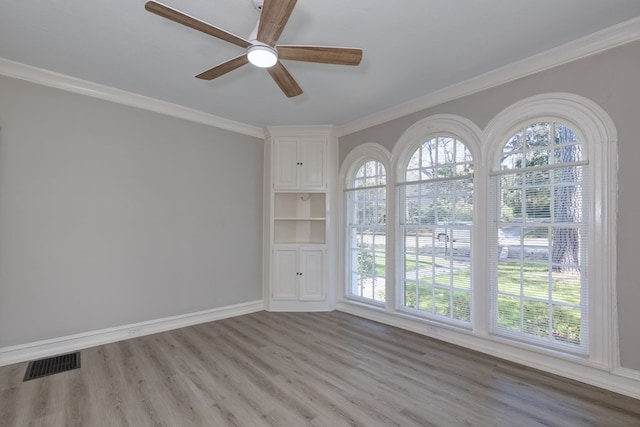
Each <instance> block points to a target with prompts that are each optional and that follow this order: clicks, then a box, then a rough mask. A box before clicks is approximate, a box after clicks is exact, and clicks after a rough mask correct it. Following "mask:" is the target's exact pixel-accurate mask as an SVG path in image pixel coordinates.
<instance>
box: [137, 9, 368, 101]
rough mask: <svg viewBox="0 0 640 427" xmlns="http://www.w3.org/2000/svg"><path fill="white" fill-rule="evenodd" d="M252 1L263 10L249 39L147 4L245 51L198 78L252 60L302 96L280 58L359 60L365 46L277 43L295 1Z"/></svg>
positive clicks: (353, 62)
mask: <svg viewBox="0 0 640 427" xmlns="http://www.w3.org/2000/svg"><path fill="white" fill-rule="evenodd" d="M253 2H254V4H255V5H256V7H257V8H258V10H260V11H261V13H260V20H259V21H258V24H257V25H256V28H255V29H254V30H253V32H252V33H251V35H250V36H249V38H248V40H246V39H243V38H242V37H238V36H236V35H234V34H231V33H229V32H228V31H225V30H223V29H221V28H218V27H216V26H213V25H211V24H208V23H206V22H204V21H201V20H199V19H197V18H194V17H192V16H189V15H187V14H185V13H182V12H180V11H178V10H175V9H172V8H170V7H168V6H165V5H163V4H160V3H158V2H155V1H148V2H147V3H145V5H144V7H145V9H146V10H148V11H149V12H151V13H155V14H156V15H159V16H161V17H163V18H166V19H169V20H171V21H174V22H177V23H178V24H182V25H185V26H187V27H190V28H193V29H194V30H198V31H201V32H203V33H205V34H209V35H210V36H213V37H216V38H219V39H221V40H224V41H226V42H229V43H232V44H235V45H236V46H240V47H241V48H243V49H245V50H246V51H245V53H244V54H242V55H240V56H237V57H235V58H233V59H231V60H229V61H226V62H223V63H222V64H219V65H216V66H215V67H213V68H211V69H209V70H207V71H204V72H202V73H200V74H198V75H197V76H196V77H197V78H199V79H203V80H213V79H215V78H217V77H220V76H222V75H224V74H226V73H228V72H230V71H233V70H235V69H236V68H239V67H241V66H243V65H245V64H247V63H249V62H250V63H252V64H254V65H256V66H258V67H262V68H266V69H267V71H268V72H269V74H270V75H271V77H272V78H273V80H274V81H275V82H276V83H277V84H278V86H279V87H280V89H282V91H283V92H284V93H285V95H287V96H288V97H289V98H291V97H294V96H298V95H300V94H301V93H302V89H301V88H300V86H298V83H296V81H295V80H294V79H293V76H291V74H290V73H289V71H287V69H286V68H285V67H284V65H282V62H280V60H281V59H288V60H292V61H304V62H319V63H324V64H337V65H358V64H359V63H360V61H361V59H362V49H356V48H347V47H326V46H296V45H278V44H277V42H278V38H279V37H280V34H281V33H282V30H284V27H285V25H286V24H287V21H288V20H289V17H290V16H291V13H292V12H293V8H294V7H295V5H296V0H253Z"/></svg>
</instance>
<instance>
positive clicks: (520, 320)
mask: <svg viewBox="0 0 640 427" xmlns="http://www.w3.org/2000/svg"><path fill="white" fill-rule="evenodd" d="M494 169H499V170H494V172H493V173H492V174H491V175H492V178H491V180H492V183H491V187H490V188H492V189H493V190H494V192H495V193H494V194H492V200H494V201H495V203H494V207H495V212H494V215H493V216H494V218H495V219H496V221H493V224H496V225H497V229H498V231H499V232H498V233H497V235H498V236H499V239H498V241H496V242H495V243H494V253H495V254H496V255H497V256H494V261H493V275H492V282H493V283H492V285H493V286H492V295H493V298H492V300H493V308H492V311H493V329H494V332H495V333H496V334H499V335H506V336H510V337H515V338H517V339H521V340H525V341H531V342H535V343H538V344H543V345H549V346H554V347H556V346H559V347H565V348H566V347H572V348H574V350H575V351H580V352H586V349H587V347H586V343H587V341H588V340H587V338H588V325H589V323H588V315H589V310H588V304H587V303H588V287H589V283H588V277H589V266H588V263H587V233H588V230H589V222H590V221H589V209H588V207H589V205H590V203H589V188H588V182H589V179H588V173H589V165H588V161H587V159H586V150H584V149H583V143H582V141H581V138H580V137H579V136H578V135H577V134H576V131H575V130H574V129H572V128H571V127H570V126H568V125H567V124H565V123H563V122H561V121H556V120H542V121H536V122H529V123H527V124H525V125H523V126H522V127H521V128H519V129H518V130H517V131H516V132H515V133H513V135H511V137H510V138H509V139H508V140H507V142H506V144H505V145H504V148H503V150H502V155H501V158H500V165H499V167H498V168H494ZM495 235H496V234H494V236H495Z"/></svg>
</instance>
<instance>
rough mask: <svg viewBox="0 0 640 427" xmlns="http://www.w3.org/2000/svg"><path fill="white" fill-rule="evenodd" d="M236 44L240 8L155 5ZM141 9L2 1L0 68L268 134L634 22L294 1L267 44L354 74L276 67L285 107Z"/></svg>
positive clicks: (462, 4)
mask: <svg viewBox="0 0 640 427" xmlns="http://www.w3.org/2000/svg"><path fill="white" fill-rule="evenodd" d="M162 2H163V3H164V4H166V5H168V6H171V7H173V8H176V9H178V10H181V11H183V12H185V13H187V14H190V15H193V16H195V17H198V18H199V19H201V20H204V21H207V22H209V23H211V24H213V25H216V26H218V27H221V28H223V29H225V30H227V31H229V32H232V33H234V34H237V35H239V36H241V37H243V38H246V37H248V35H249V33H250V32H251V30H252V29H253V27H254V26H255V24H256V22H257V20H258V12H257V11H256V9H255V8H254V6H253V3H252V0H166V1H164V0H162ZM144 3H145V1H144V0H103V1H97V0H29V1H26V0H1V1H0V57H2V58H5V59H9V60H12V61H17V62H20V63H24V64H27V65H32V66H35V67H39V68H44V69H46V70H50V71H55V72H58V73H62V74H66V75H69V76H73V77H77V78H80V79H83V80H88V81H91V82H95V83H100V84H102V85H106V86H110V87H114V88H117V89H122V90H125V91H129V92H133V93H136V94H140V95H145V96H148V97H152V98H156V99H160V100H163V101H168V102H171V103H175V104H178V105H182V106H186V107H189V108H193V109H196V110H199V111H202V112H205V113H209V114H213V115H215V116H219V117H222V118H226V119H230V120H234V121H238V122H242V123H246V124H250V125H254V126H258V127H264V126H267V125H302V124H306V125H315V124H334V125H340V124H344V123H348V122H351V121H353V120H356V119H359V118H362V117H365V116H368V115H370V114H373V113H375V112H378V111H381V110H384V109H387V108H390V107H392V106H394V105H397V104H400V103H403V102H406V101H409V100H412V99H415V98H418V97H420V96H423V95H425V94H428V93H432V92H434V91H437V90H439V89H442V88H444V87H447V86H450V85H453V84H456V83H459V82H461V81H464V80H467V79H469V78H472V77H475V76H477V75H480V74H483V73H485V72H488V71H491V70H494V69H496V68H499V67H502V66H504V65H507V64H510V63H513V62H515V61H518V60H520V59H524V58H527V57H529V56H532V55H534V54H537V53H540V52H544V51H546V50H548V49H551V48H553V47H555V46H559V45H561V44H564V43H566V42H569V41H571V40H575V39H577V38H580V37H582V36H585V35H588V34H591V33H593V32H596V31H598V30H601V29H603V28H607V27H610V26H612V25H614V24H617V23H620V22H623V21H626V20H629V19H632V18H635V17H637V16H640V1H639V0H395V1H389V0H387V1H380V0H377V1H375V0H374V1H371V0H369V1H365V0H300V1H298V4H297V6H296V8H295V10H294V11H293V14H292V16H291V19H290V20H289V23H288V24H287V27H286V28H285V30H284V32H283V33H282V36H281V38H280V41H279V43H281V44H313V45H326V46H348V47H360V48H362V49H363V50H364V56H363V60H362V63H361V64H360V65H359V66H357V67H346V66H336V65H325V64H313V63H301V62H293V61H284V63H285V65H286V67H287V68H288V69H289V71H290V72H291V74H292V75H293V76H294V77H295V79H296V80H297V82H298V83H299V85H300V86H301V87H302V89H303V90H304V94H302V95H301V96H298V97H296V98H287V97H286V96H285V95H284V94H283V93H282V92H281V91H280V90H279V88H278V87H277V86H276V84H275V83H274V82H273V81H272V80H271V78H270V76H269V75H268V74H267V72H266V71H265V70H261V69H257V68H254V67H253V66H251V65H246V66H244V67H243V68H240V69H238V70H235V71H233V72H231V73H229V74H227V75H225V76H223V77H221V78H218V79H216V80H213V81H210V82H206V81H202V80H199V79H196V78H194V76H195V75H196V74H198V73H200V72H202V71H204V70H206V69H209V68H211V67H213V66H214V65H217V64H218V63H221V62H224V61H226V60H228V59H231V58H232V57H235V56H237V55H240V54H242V53H243V52H242V49H240V48H239V47H237V46H234V45H231V44H229V43H226V42H224V41H221V40H219V39H215V38H213V37H211V36H207V35H205V34H202V33H200V32H197V31H195V30H192V29H190V28H186V27H183V26H181V25H178V24H176V23H174V22H171V21H168V20H166V19H163V18H160V17H158V16H156V15H153V14H151V13H149V12H146V11H145V9H144Z"/></svg>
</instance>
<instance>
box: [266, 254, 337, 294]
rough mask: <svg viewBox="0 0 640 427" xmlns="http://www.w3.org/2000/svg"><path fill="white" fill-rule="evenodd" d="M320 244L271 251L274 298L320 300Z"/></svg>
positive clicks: (322, 284) (322, 278)
mask: <svg viewBox="0 0 640 427" xmlns="http://www.w3.org/2000/svg"><path fill="white" fill-rule="evenodd" d="M324 251H325V250H324V248H323V247H290V248H278V249H274V251H273V280H272V283H273V286H272V293H271V298H272V299H274V300H299V301H322V300H324V299H325V298H326V292H325V265H324V263H325V256H324Z"/></svg>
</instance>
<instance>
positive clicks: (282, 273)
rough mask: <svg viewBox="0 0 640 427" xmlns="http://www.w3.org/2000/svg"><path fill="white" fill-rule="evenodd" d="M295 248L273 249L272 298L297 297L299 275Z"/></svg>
mask: <svg viewBox="0 0 640 427" xmlns="http://www.w3.org/2000/svg"><path fill="white" fill-rule="evenodd" d="M297 252H298V251H297V250H296V249H278V250H275V251H273V281H272V283H271V296H272V297H273V299H289V300H291V299H298V293H297V287H298V278H299V277H300V275H299V274H298V273H299V270H298V268H297V267H298V262H297Z"/></svg>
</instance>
